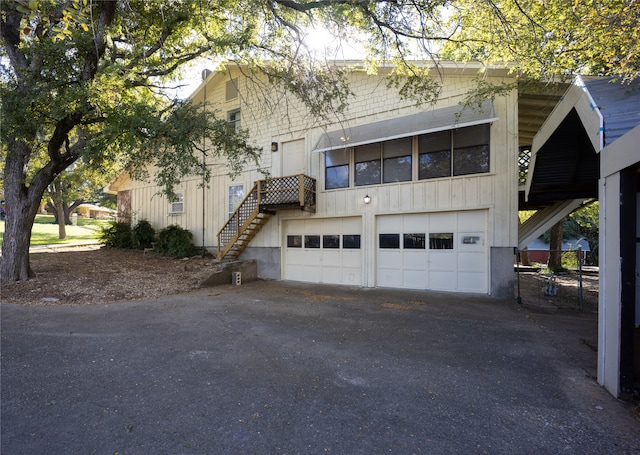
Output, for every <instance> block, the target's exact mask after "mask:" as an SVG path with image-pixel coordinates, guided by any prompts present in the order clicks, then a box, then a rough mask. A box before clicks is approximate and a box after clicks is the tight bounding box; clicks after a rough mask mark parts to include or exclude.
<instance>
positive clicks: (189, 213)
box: [131, 72, 518, 247]
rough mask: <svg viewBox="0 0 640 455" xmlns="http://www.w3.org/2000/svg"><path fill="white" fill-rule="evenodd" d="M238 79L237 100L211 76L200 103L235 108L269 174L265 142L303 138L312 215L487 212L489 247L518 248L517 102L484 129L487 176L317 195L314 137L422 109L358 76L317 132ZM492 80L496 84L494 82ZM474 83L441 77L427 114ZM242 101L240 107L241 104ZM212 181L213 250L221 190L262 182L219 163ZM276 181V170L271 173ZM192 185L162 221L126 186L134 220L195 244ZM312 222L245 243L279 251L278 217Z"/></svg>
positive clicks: (501, 108)
mask: <svg viewBox="0 0 640 455" xmlns="http://www.w3.org/2000/svg"><path fill="white" fill-rule="evenodd" d="M232 76H233V77H238V80H239V81H240V82H239V88H240V93H241V97H240V98H238V99H236V100H232V101H225V100H224V93H225V82H226V81H227V80H229V77H230V76H229V75H226V74H223V75H216V76H215V77H212V78H210V79H209V83H208V85H207V101H208V102H209V103H211V105H212V107H213V108H214V109H216V110H218V111H219V112H220V113H221V115H226V112H227V111H230V110H233V109H237V108H241V109H242V127H243V128H249V129H250V130H251V132H252V138H253V140H254V143H255V144H257V145H259V146H261V147H263V150H264V151H263V162H262V166H263V167H264V168H266V169H270V170H271V167H272V161H273V165H274V166H276V167H279V166H280V157H279V154H280V153H281V151H282V147H280V150H279V151H278V152H275V153H274V152H271V151H270V144H271V142H278V143H279V144H281V143H282V142H284V141H289V140H296V139H304V140H305V150H306V158H305V160H306V169H307V174H308V175H311V176H312V177H314V178H316V179H317V185H318V200H317V203H318V208H317V214H316V215H314V216H316V217H328V216H341V215H354V214H364V215H365V219H364V224H365V226H366V225H373V223H374V213H375V214H392V213H406V212H415V213H420V212H435V211H452V210H464V209H477V208H482V209H488V213H489V215H488V239H487V241H488V245H489V246H500V247H505V246H506V247H508V246H514V245H516V243H517V175H518V174H517V156H518V148H517V144H518V142H517V140H518V139H517V128H518V125H517V107H516V106H517V99H516V93H515V92H514V93H513V94H511V95H509V96H506V97H501V98H497V99H496V100H495V103H494V104H495V108H496V114H497V117H499V121H497V122H495V123H493V125H492V127H491V172H490V173H489V174H482V175H471V176H464V177H454V178H448V179H436V180H423V181H415V182H403V183H398V184H384V185H374V186H366V187H356V188H350V189H340V190H329V191H324V190H323V188H324V181H323V170H324V167H323V160H324V154H323V153H312V148H313V146H314V145H315V144H316V142H317V141H318V139H319V138H320V136H321V135H322V134H323V133H324V132H326V131H331V130H336V129H338V128H341V127H343V126H345V125H346V126H358V125H363V124H367V123H371V122H375V121H379V120H386V119H391V118H396V117H400V116H404V115H409V114H413V113H416V112H419V111H421V110H424V109H425V108H417V107H416V106H415V105H414V103H413V102H411V101H407V100H401V99H399V98H398V96H397V94H396V92H395V91H394V90H393V89H389V88H387V87H386V84H385V83H384V81H383V80H381V79H380V78H379V77H374V76H370V75H366V74H365V73H363V72H357V73H353V74H351V76H350V82H351V89H352V90H353V92H354V93H355V95H356V96H355V98H352V100H351V103H350V105H349V109H348V112H347V113H346V114H345V116H344V118H341V119H340V121H341V122H340V123H339V122H338V121H336V122H335V123H334V124H329V125H322V127H319V126H317V124H316V123H315V121H314V119H311V118H309V117H308V116H305V115H303V113H302V110H301V109H300V105H299V103H297V102H295V100H292V99H291V96H290V95H289V96H288V97H286V100H287V103H288V104H287V103H286V102H285V101H284V100H283V99H281V100H280V101H279V103H278V104H270V103H268V102H266V101H265V98H264V91H261V90H254V89H251V88H250V87H247V86H246V84H245V79H243V78H242V76H240V75H237V74H233V73H232ZM496 81H499V80H498V79H496ZM474 84H475V78H474V77H467V76H465V77H461V76H446V77H445V86H444V88H443V91H442V96H441V99H440V101H439V103H438V105H436V106H434V107H433V108H428V109H439V108H443V107H448V106H455V105H457V104H458V103H459V102H460V101H461V100H462V96H463V95H464V93H465V92H466V91H468V90H469V89H470V88H472V87H473V85H474ZM202 95H203V90H200V91H198V92H197V93H196V94H195V95H194V96H193V101H194V102H195V103H198V102H201V100H202ZM241 101H242V104H241ZM208 164H209V165H210V166H212V169H213V173H214V175H215V177H214V178H213V179H212V181H211V182H210V183H209V187H208V188H207V190H206V192H205V193H206V194H205V220H206V222H205V225H206V229H205V244H206V245H207V246H214V245H217V239H216V234H217V232H218V230H219V229H220V228H221V227H222V226H223V224H224V223H225V222H226V219H227V197H228V195H227V188H228V186H229V185H231V184H233V183H242V184H244V187H245V194H246V193H248V191H249V190H250V189H251V187H252V186H253V183H254V182H255V181H256V180H259V179H261V178H262V174H260V173H259V172H258V171H257V170H256V169H255V167H251V168H249V169H248V170H247V171H246V172H245V173H243V175H242V176H240V177H239V178H237V179H236V180H235V181H232V180H231V179H230V178H229V177H228V176H227V175H225V174H226V169H225V167H224V166H223V165H222V164H221V163H220V162H215V160H214V159H211V160H210V162H209V163H208ZM272 172H273V174H274V175H279V169H273V170H272ZM199 183H200V181H199V180H197V179H194V180H187V181H185V182H183V184H182V187H181V188H178V189H177V190H178V191H182V192H183V193H184V203H185V212H184V214H182V215H173V216H168V210H169V209H168V207H169V205H168V202H167V201H166V198H164V197H163V196H158V195H156V196H154V194H155V193H156V192H157V188H156V187H155V186H154V185H150V184H144V183H140V182H135V183H133V186H132V187H131V189H132V210H133V211H134V213H135V214H136V219H143V218H144V219H147V220H148V221H150V222H151V223H152V224H153V225H154V227H156V228H161V227H164V226H166V225H168V224H178V225H180V226H183V227H185V228H187V229H190V230H191V231H192V232H193V234H194V237H195V242H196V244H197V245H200V244H201V243H202V190H201V189H200V188H198V184H199ZM365 194H369V196H371V198H372V203H371V204H370V206H367V207H365V206H364V204H363V202H362V197H363V196H364V195H365ZM302 216H311V215H310V214H308V213H304V212H298V211H287V212H280V213H279V214H278V216H277V217H274V218H273V219H272V220H271V221H270V222H269V223H267V225H266V226H265V227H264V228H263V230H262V231H261V232H260V233H259V234H258V236H257V237H256V238H255V239H254V240H253V241H252V246H255V247H260V246H262V247H278V246H280V241H281V235H280V223H279V222H278V218H281V219H283V218H295V217H302Z"/></svg>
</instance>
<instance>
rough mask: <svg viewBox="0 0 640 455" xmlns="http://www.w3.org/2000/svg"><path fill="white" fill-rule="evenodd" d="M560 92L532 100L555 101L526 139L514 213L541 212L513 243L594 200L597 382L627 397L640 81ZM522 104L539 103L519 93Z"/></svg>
mask: <svg viewBox="0 0 640 455" xmlns="http://www.w3.org/2000/svg"><path fill="white" fill-rule="evenodd" d="M561 88H562V87H561V86H558V85H555V86H549V90H548V91H547V93H544V91H543V92H542V93H541V94H538V95H537V96H538V98H541V97H544V99H546V100H547V104H550V103H553V102H554V101H556V100H557V104H556V105H555V108H554V109H553V110H552V111H551V113H550V114H549V115H548V117H547V118H546V120H545V121H544V123H543V124H542V125H541V126H540V128H539V130H538V131H537V132H536V133H535V135H534V136H533V137H532V138H531V139H532V140H531V144H530V149H529V150H530V163H529V168H528V172H527V179H526V183H525V184H524V185H522V186H521V192H520V193H521V195H520V204H519V209H520V210H531V209H536V210H538V212H537V213H536V215H534V216H533V217H532V218H531V219H530V220H528V221H527V222H526V223H524V224H522V225H521V226H520V229H519V233H518V244H519V247H520V248H524V247H525V246H526V245H527V244H528V243H529V242H530V241H532V240H533V239H535V238H537V237H538V236H539V235H540V234H542V233H543V232H545V231H546V230H547V229H549V228H550V227H551V226H553V225H554V224H555V223H556V222H558V221H560V220H561V219H562V218H564V217H565V216H566V215H568V214H570V213H571V212H572V211H574V210H575V209H576V208H578V207H580V205H581V204H582V202H583V201H584V200H586V199H593V198H598V199H599V201H600V294H599V299H600V300H599V311H598V313H599V321H598V327H599V332H598V333H599V335H598V382H599V383H600V384H601V385H603V386H604V387H605V388H606V389H607V390H608V391H609V392H610V393H611V394H613V395H614V396H616V397H631V396H633V395H637V394H638V393H639V391H640V373H639V370H640V348H639V346H640V334H639V329H638V327H639V326H640V290H639V286H640V284H639V281H640V280H639V279H638V263H639V262H640V222H639V221H638V220H639V216H640V215H639V214H640V209H639V207H640V179H639V178H638V174H639V172H640V127H639V126H638V125H640V81H638V80H636V81H633V82H625V81H621V80H616V79H615V78H611V77H609V78H602V77H600V78H587V77H584V78H583V77H576V78H575V80H574V81H573V83H572V84H571V85H570V86H569V87H568V88H567V89H566V91H565V92H564V93H563V94H562V95H560V96H559V97H558V93H559V92H558V91H559V89H561ZM554 97H556V98H554ZM538 103H539V100H538ZM519 107H520V109H521V111H522V112H527V111H532V110H533V109H535V108H536V104H535V103H532V102H531V97H529V98H527V97H526V96H524V97H521V102H520V106H519ZM538 108H539V106H538ZM521 122H522V117H521ZM521 128H522V127H521ZM523 145H524V146H526V145H527V144H523V143H522V138H521V146H523Z"/></svg>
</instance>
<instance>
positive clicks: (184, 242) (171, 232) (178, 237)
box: [154, 224, 198, 258]
mask: <svg viewBox="0 0 640 455" xmlns="http://www.w3.org/2000/svg"><path fill="white" fill-rule="evenodd" d="M154 249H155V250H156V251H157V252H158V253H160V254H162V255H164V256H171V257H176V258H183V257H189V256H195V255H196V254H197V253H198V249H197V248H196V247H195V246H194V245H193V234H192V233H191V232H189V231H187V230H186V229H183V228H181V227H180V226H176V225H175V224H174V225H171V226H167V227H166V228H164V229H162V230H161V231H160V232H159V233H158V240H157V242H156V245H155V247H154Z"/></svg>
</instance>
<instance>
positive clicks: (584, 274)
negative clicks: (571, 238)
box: [515, 248, 598, 311]
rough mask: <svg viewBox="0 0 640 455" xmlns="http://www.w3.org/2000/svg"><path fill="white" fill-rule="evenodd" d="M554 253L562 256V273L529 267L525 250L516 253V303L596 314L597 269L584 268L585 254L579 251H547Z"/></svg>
mask: <svg viewBox="0 0 640 455" xmlns="http://www.w3.org/2000/svg"><path fill="white" fill-rule="evenodd" d="M554 252H556V253H561V254H562V267H563V269H562V270H561V271H552V270H550V269H549V268H548V266H547V264H543V263H534V264H528V261H527V260H526V253H527V252H526V250H525V251H521V250H518V249H516V250H515V264H516V274H517V277H516V279H517V281H516V292H517V300H518V303H525V304H544V305H551V306H552V307H555V308H565V309H576V310H585V309H586V310H590V311H596V310H597V307H598V269H597V267H586V266H585V265H584V259H585V256H584V251H582V249H580V248H579V249H577V250H573V251H559V250H550V251H549V253H554ZM523 259H524V260H523Z"/></svg>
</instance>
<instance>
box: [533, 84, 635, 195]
mask: <svg viewBox="0 0 640 455" xmlns="http://www.w3.org/2000/svg"><path fill="white" fill-rule="evenodd" d="M639 124H640V80H635V81H632V82H630V83H620V82H617V81H616V80H615V79H614V78H611V77H606V78H604V77H599V78H582V77H576V78H575V80H574V82H573V84H572V85H571V86H570V87H569V89H568V90H567V91H566V93H565V94H564V95H563V96H562V98H561V99H560V101H559V102H558V104H557V105H556V107H555V108H554V110H553V111H552V112H551V114H550V115H549V117H548V118H547V120H546V121H545V123H544V124H543V125H542V127H541V128H540V130H539V131H538V133H537V134H536V135H535V137H534V138H533V144H532V147H531V162H530V165H529V172H528V177H527V184H526V199H527V202H528V203H531V204H536V203H537V204H541V203H542V204H543V203H548V204H551V203H553V202H556V201H560V200H567V199H579V198H596V197H598V179H599V177H600V151H601V150H602V149H604V147H605V146H607V145H610V144H612V143H613V142H615V141H616V140H617V139H619V138H620V137H622V136H623V135H624V134H625V133H627V132H628V131H630V130H632V129H633V128H634V127H635V126H637V125H639Z"/></svg>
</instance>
